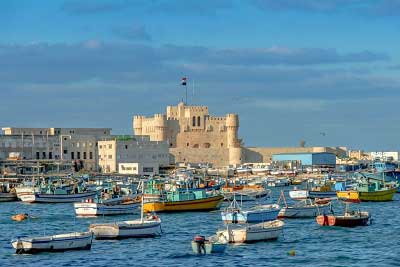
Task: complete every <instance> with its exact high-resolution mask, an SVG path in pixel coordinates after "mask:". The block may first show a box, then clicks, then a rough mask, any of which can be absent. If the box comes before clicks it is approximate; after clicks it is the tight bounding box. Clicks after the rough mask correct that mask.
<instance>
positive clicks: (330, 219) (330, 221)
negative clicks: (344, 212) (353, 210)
mask: <svg viewBox="0 0 400 267" xmlns="http://www.w3.org/2000/svg"><path fill="white" fill-rule="evenodd" d="M316 220H317V223H318V224H319V225H321V226H340V227H356V226H365V225H367V224H368V221H369V215H368V213H365V214H363V213H362V214H360V215H359V216H334V215H319V216H317V219H316Z"/></svg>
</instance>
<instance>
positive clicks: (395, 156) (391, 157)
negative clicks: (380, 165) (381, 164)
mask: <svg viewBox="0 0 400 267" xmlns="http://www.w3.org/2000/svg"><path fill="white" fill-rule="evenodd" d="M370 154H371V159H372V160H378V159H379V160H384V161H385V160H388V161H398V160H399V152H389V151H385V152H384V151H377V152H370Z"/></svg>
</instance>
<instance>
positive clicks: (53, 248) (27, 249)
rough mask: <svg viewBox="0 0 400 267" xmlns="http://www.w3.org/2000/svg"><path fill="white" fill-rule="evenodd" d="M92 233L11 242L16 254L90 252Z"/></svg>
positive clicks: (21, 239)
mask: <svg viewBox="0 0 400 267" xmlns="http://www.w3.org/2000/svg"><path fill="white" fill-rule="evenodd" d="M92 239H93V234H92V233H91V232H83V233H82V232H76V233H68V234H60V235H52V236H43V237H18V238H17V239H15V240H12V241H11V244H12V246H13V248H14V249H15V250H16V253H18V254H20V253H37V252H57V251H66V250H89V249H90V248H91V246H92Z"/></svg>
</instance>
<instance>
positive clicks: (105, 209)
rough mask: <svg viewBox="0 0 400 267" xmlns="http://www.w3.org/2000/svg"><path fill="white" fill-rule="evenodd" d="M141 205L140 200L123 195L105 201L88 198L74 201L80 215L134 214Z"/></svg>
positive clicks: (77, 213)
mask: <svg viewBox="0 0 400 267" xmlns="http://www.w3.org/2000/svg"><path fill="white" fill-rule="evenodd" d="M139 205H140V201H138V200H137V199H135V198H132V197H121V198H118V199H111V200H104V201H101V200H93V199H86V200H84V201H83V202H80V203H74V209H75V214H76V215H77V216H78V217H95V216H104V215H106V216H107V215H121V214H132V213H134V212H135V210H136V209H137V207H138V206H139Z"/></svg>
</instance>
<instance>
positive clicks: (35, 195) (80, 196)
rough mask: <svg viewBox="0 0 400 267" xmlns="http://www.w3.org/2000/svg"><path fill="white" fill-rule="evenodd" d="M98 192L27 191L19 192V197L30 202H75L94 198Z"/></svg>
mask: <svg viewBox="0 0 400 267" xmlns="http://www.w3.org/2000/svg"><path fill="white" fill-rule="evenodd" d="M96 194H97V192H96V191H87V192H81V193H65V192H62V193H61V192H60V193H57V192H56V193H53V194H47V193H39V192H34V191H31V192H25V193H23V194H19V198H20V199H21V200H22V201H23V202H28V203H35V202H36V203H73V202H79V201H82V200H85V199H89V198H93V197H94V196H95V195H96Z"/></svg>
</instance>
